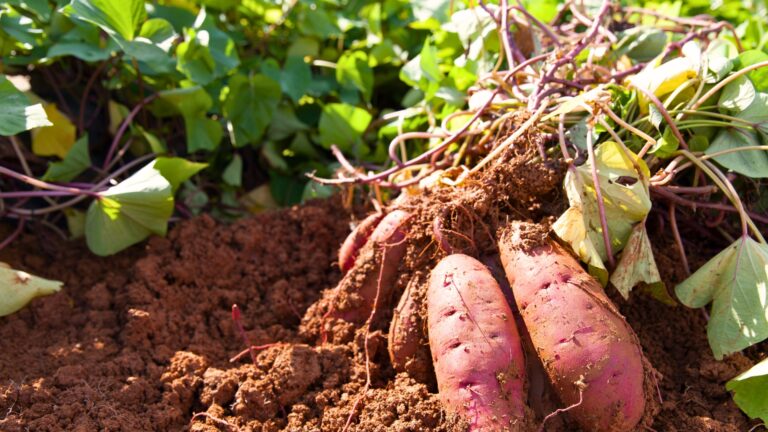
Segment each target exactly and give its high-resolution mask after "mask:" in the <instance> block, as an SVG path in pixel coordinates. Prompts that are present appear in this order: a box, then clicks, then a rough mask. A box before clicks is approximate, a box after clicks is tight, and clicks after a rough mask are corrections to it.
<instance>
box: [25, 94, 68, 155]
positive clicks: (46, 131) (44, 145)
mask: <svg viewBox="0 0 768 432" xmlns="http://www.w3.org/2000/svg"><path fill="white" fill-rule="evenodd" d="M44 109H45V114H46V116H47V117H48V121H50V122H51V123H52V124H51V125H50V126H46V127H42V128H39V129H35V130H34V131H32V152H33V153H34V154H36V155H38V156H58V157H59V158H61V159H64V158H65V157H66V156H67V152H69V149H71V148H72V146H73V145H74V144H75V133H76V128H75V125H74V124H72V122H71V121H70V120H69V119H68V118H67V116H65V115H64V114H62V113H61V111H59V109H58V108H56V104H54V103H51V104H47V105H46V106H45V108H44Z"/></svg>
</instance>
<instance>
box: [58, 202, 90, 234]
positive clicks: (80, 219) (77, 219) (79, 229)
mask: <svg viewBox="0 0 768 432" xmlns="http://www.w3.org/2000/svg"><path fill="white" fill-rule="evenodd" d="M63 212H64V217H66V218H67V229H68V230H69V237H70V238H71V239H79V238H81V237H83V236H84V235H85V212H83V211H80V210H76V209H73V208H71V207H70V208H66V209H64V210H63Z"/></svg>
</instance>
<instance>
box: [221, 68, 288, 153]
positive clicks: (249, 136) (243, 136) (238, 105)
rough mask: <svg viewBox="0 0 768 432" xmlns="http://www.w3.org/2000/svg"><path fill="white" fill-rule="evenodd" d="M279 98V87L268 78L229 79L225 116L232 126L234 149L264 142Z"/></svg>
mask: <svg viewBox="0 0 768 432" xmlns="http://www.w3.org/2000/svg"><path fill="white" fill-rule="evenodd" d="M280 96H281V93H280V84H278V83H277V82H275V81H274V80H272V79H271V78H269V77H267V76H266V75H261V74H256V75H253V76H251V77H246V76H244V75H235V76H233V77H232V78H231V79H230V80H229V93H228V94H227V99H226V101H225V102H224V115H225V116H226V118H227V120H228V121H229V122H230V123H231V124H232V130H234V139H233V144H234V145H235V147H243V146H245V145H247V144H251V143H256V142H258V141H259V140H260V139H261V137H262V136H263V135H264V132H266V130H267V127H268V126H269V124H270V122H271V121H272V116H273V115H274V114H275V111H276V110H277V105H278V104H279V103H280Z"/></svg>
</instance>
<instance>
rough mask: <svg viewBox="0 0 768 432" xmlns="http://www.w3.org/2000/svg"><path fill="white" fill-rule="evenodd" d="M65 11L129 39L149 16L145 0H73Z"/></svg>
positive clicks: (71, 15)
mask: <svg viewBox="0 0 768 432" xmlns="http://www.w3.org/2000/svg"><path fill="white" fill-rule="evenodd" d="M64 12H65V13H66V14H67V15H68V16H70V17H74V18H79V19H81V20H83V21H87V22H90V23H93V24H96V25H97V26H99V27H101V29H102V30H104V31H105V32H107V33H108V34H109V35H111V36H113V37H114V36H115V35H119V36H120V37H122V38H123V39H124V40H128V41H130V40H133V38H134V36H135V35H136V29H137V28H138V27H139V24H141V23H142V22H144V20H145V19H146V17H147V13H146V11H145V9H144V0H119V1H115V0H72V2H71V3H70V4H69V5H68V6H67V7H65V8H64Z"/></svg>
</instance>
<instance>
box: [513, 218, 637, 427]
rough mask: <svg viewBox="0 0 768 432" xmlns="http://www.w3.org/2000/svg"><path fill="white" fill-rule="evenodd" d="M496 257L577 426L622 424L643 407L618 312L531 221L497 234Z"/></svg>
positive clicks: (630, 340) (632, 351)
mask: <svg viewBox="0 0 768 432" xmlns="http://www.w3.org/2000/svg"><path fill="white" fill-rule="evenodd" d="M499 251H500V254H501V261H502V265H503V266H504V269H505V271H506V274H507V278H508V280H509V282H510V284H511V286H512V292H513V295H514V298H515V302H516V303H517V306H518V308H519V310H520V314H521V316H522V317H523V321H524V322H525V326H526V328H527V329H528V332H529V334H530V337H531V341H532V343H533V345H534V346H535V348H536V351H537V353H538V355H539V357H540V358H541V360H542V363H543V365H544V368H545V369H546V371H547V374H548V376H549V378H550V380H551V381H552V384H553V386H554V388H555V391H556V393H557V394H558V397H559V398H560V400H561V401H562V403H563V404H564V405H566V406H569V407H570V406H572V408H570V409H569V410H568V411H567V412H568V414H569V415H570V416H571V417H572V418H573V419H574V420H576V421H577V422H578V423H579V424H580V425H581V427H582V428H583V429H584V430H588V431H630V430H633V429H634V427H635V426H636V425H637V424H638V422H639V421H640V420H641V418H642V417H643V414H644V410H645V404H646V399H645V398H646V394H645V389H644V380H645V370H644V363H643V359H644V357H643V353H642V350H641V348H640V345H639V343H638V339H637V337H636V336H635V334H634V333H633V331H632V329H631V328H630V327H629V325H628V324H627V323H626V321H625V320H624V317H622V316H621V314H620V313H619V312H618V310H617V309H616V306H614V305H613V303H611V301H610V300H609V299H608V297H607V296H606V295H605V292H604V291H603V289H602V287H601V286H600V284H599V283H598V282H597V281H596V280H595V279H594V278H592V277H591V276H589V275H588V274H587V273H586V272H585V271H584V270H583V269H582V268H581V266H580V265H579V263H578V262H577V261H576V259H574V258H573V257H572V256H571V255H570V254H569V253H568V252H566V251H565V250H564V249H563V248H562V247H561V246H560V245H559V244H557V243H556V242H554V241H552V240H551V239H549V238H547V237H546V233H545V232H543V231H542V230H541V229H540V228H538V226H536V225H533V224H527V223H513V224H512V225H510V226H509V227H508V228H507V229H505V230H504V232H503V233H502V235H501V236H500V241H499Z"/></svg>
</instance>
